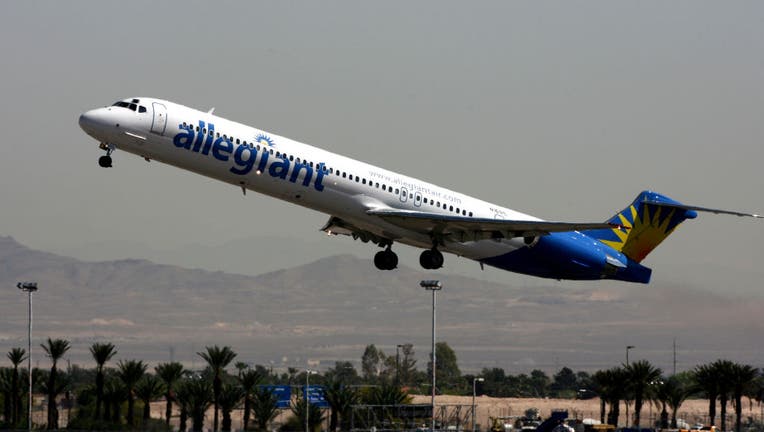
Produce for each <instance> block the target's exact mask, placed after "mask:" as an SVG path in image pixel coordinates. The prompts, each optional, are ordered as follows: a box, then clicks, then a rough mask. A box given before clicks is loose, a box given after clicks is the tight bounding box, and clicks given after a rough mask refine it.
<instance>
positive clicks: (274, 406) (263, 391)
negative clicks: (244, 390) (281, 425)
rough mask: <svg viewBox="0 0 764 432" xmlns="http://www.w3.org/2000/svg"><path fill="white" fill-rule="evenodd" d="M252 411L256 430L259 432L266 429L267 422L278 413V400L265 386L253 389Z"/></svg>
mask: <svg viewBox="0 0 764 432" xmlns="http://www.w3.org/2000/svg"><path fill="white" fill-rule="evenodd" d="M252 413H253V414H254V415H255V423H257V430H258V431H260V432H265V431H267V430H268V423H270V421H271V420H273V418H274V417H276V414H277V413H278V400H277V399H276V396H275V395H274V394H273V393H272V392H271V391H270V390H269V389H268V388H267V387H259V388H256V389H255V391H254V393H253V395H252Z"/></svg>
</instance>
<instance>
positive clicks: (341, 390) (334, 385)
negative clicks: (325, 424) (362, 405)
mask: <svg viewBox="0 0 764 432" xmlns="http://www.w3.org/2000/svg"><path fill="white" fill-rule="evenodd" d="M358 400H359V396H358V392H357V391H356V390H355V389H353V388H352V387H348V386H345V385H342V383H341V382H340V381H335V380H332V381H329V382H328V383H327V385H326V401H327V402H329V406H330V407H331V408H332V414H331V417H330V418H329V430H330V431H335V430H337V424H338V420H339V417H341V418H342V421H343V423H345V422H346V421H347V419H348V414H349V411H350V407H351V406H352V405H355V404H357V403H358ZM343 430H344V428H343Z"/></svg>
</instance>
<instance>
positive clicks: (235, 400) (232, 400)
mask: <svg viewBox="0 0 764 432" xmlns="http://www.w3.org/2000/svg"><path fill="white" fill-rule="evenodd" d="M243 397H244V390H242V389H241V387H239V386H236V385H232V384H224V385H223V387H222V388H221V389H220V400H219V403H220V411H222V412H223V423H222V430H223V432H230V431H231V411H233V409H234V408H236V406H237V405H238V404H239V402H241V399H242V398H243Z"/></svg>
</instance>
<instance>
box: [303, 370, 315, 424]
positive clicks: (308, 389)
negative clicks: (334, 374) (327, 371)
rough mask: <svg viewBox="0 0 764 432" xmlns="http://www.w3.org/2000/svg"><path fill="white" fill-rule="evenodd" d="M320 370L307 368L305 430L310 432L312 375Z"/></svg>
mask: <svg viewBox="0 0 764 432" xmlns="http://www.w3.org/2000/svg"><path fill="white" fill-rule="evenodd" d="M317 373H318V372H316V371H314V370H310V369H305V394H304V396H305V432H310V422H309V419H310V376H311V375H312V374H317Z"/></svg>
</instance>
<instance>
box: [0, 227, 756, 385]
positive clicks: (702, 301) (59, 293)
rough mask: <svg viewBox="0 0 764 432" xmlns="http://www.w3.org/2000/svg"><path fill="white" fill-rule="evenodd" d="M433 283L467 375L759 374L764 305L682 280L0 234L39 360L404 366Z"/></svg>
mask: <svg viewBox="0 0 764 432" xmlns="http://www.w3.org/2000/svg"><path fill="white" fill-rule="evenodd" d="M422 279H439V280H441V281H442V283H443V286H444V288H443V290H442V291H440V292H439V293H438V294H437V339H438V340H439V341H445V342H448V344H449V345H450V346H451V347H452V348H453V349H454V350H455V352H456V355H457V358H458V359H459V364H460V366H461V368H462V370H463V371H464V372H478V371H479V370H480V369H482V368H484V367H501V368H504V369H505V370H506V371H507V373H515V374H516V373H519V372H528V371H530V370H531V369H534V368H538V369H542V370H545V371H547V372H549V373H553V372H555V371H556V370H558V369H559V368H561V367H562V366H568V367H571V368H572V369H574V370H589V371H593V370H596V369H600V368H606V367H610V366H615V365H617V364H620V363H622V362H623V361H624V354H625V347H626V346H627V345H634V346H635V348H634V349H632V350H631V352H630V356H631V359H632V360H633V359H638V358H645V359H647V360H650V361H651V362H652V363H653V364H656V365H657V366H659V367H662V368H663V369H664V370H665V371H666V372H671V371H672V370H673V367H674V362H673V358H674V357H673V355H674V350H673V344H674V341H675V340H676V344H677V350H676V353H677V362H676V365H677V366H676V367H677V370H685V369H689V368H692V367H694V366H695V365H697V364H700V363H704V362H708V361H713V360H716V359H717V358H721V357H723V358H729V359H732V360H735V361H739V362H746V363H750V364H752V365H754V366H758V365H759V364H757V362H759V359H760V358H762V354H764V350H763V349H762V347H761V344H760V340H761V335H762V334H763V332H762V331H763V330H764V320H762V319H761V311H762V310H764V299H762V298H759V297H756V296H752V297H744V298H735V297H731V296H728V295H724V293H716V292H709V291H707V290H699V289H694V288H693V287H691V286H679V285H676V284H672V285H666V284H653V285H633V284H625V283H614V282H593V283H586V284H564V283H558V282H554V281H549V282H548V283H543V284H533V286H529V285H528V284H522V285H521V284H518V285H517V286H510V285H505V284H500V283H494V282H488V281H481V280H476V279H472V278H468V277H462V276H459V275H454V274H443V273H434V272H425V271H420V270H415V269H411V268H408V267H405V266H401V268H399V269H397V270H396V271H392V272H380V271H377V270H375V269H374V267H373V265H372V264H371V263H370V262H369V261H368V260H365V259H359V258H356V257H354V256H351V255H338V256H329V257H325V258H322V259H319V260H317V261H314V262H311V263H308V264H305V265H298V266H295V267H289V268H285V269H282V270H278V271H272V272H268V273H264V274H260V275H256V276H249V275H239V274H231V273H225V272H212V271H206V270H201V269H187V268H182V267H179V266H172V265H161V264H155V263H152V262H150V261H147V260H142V259H126V260H115V261H102V262H91V261H81V260H77V259H74V258H70V257H66V256H61V255H56V254H53V253H49V252H44V251H38V250H33V249H30V248H28V247H25V246H24V245H21V244H19V243H18V242H17V241H15V240H14V239H13V238H11V237H0V286H2V287H4V288H2V289H0V317H2V319H0V323H1V324H2V325H1V326H0V350H3V351H8V350H9V349H10V348H12V347H14V346H21V347H26V343H27V339H26V336H27V335H26V326H27V296H26V295H25V294H24V293H22V292H20V291H18V290H17V289H16V288H15V286H16V283H17V282H19V281H26V280H30V281H36V282H37V283H38V284H39V291H38V292H37V293H35V294H34V298H33V300H34V309H33V310H34V330H33V339H34V346H33V349H34V360H35V363H36V364H40V365H46V364H47V361H46V359H45V358H44V357H43V355H42V350H41V349H40V348H39V344H40V343H42V342H43V341H44V340H45V338H47V337H52V338H66V339H68V340H70V341H71V343H72V349H71V351H70V352H69V354H68V360H69V361H70V362H71V363H77V364H81V365H83V366H92V364H91V363H92V361H91V359H90V356H89V353H88V348H89V346H90V344H92V343H93V342H95V341H110V342H113V343H115V344H116V345H117V347H118V350H119V353H118V354H117V356H116V359H128V358H135V359H142V360H146V361H148V362H150V363H152V364H153V363H155V362H160V361H168V360H177V361H181V362H183V363H185V364H186V365H187V366H189V367H201V366H202V361H201V359H200V358H199V357H198V356H197V355H196V354H195V353H196V352H198V351H202V350H203V349H204V347H205V346H207V345H213V344H218V345H230V346H231V347H232V348H233V349H234V351H236V352H237V353H239V356H238V357H237V360H240V361H244V362H248V363H252V364H263V365H266V366H268V365H270V366H271V367H273V368H274V369H279V368H286V367H297V368H304V367H308V366H310V367H314V368H316V367H317V368H319V369H321V368H326V367H330V366H332V365H333V364H334V362H335V361H338V360H348V361H352V362H354V363H355V364H356V365H357V366H358V365H359V362H360V357H361V355H362V353H363V350H364V347H365V346H366V345H367V344H372V343H373V344H375V345H376V346H377V347H379V348H381V349H382V350H383V351H384V352H385V353H386V354H387V355H395V346H396V345H397V344H403V343H412V344H413V345H414V349H415V351H416V353H417V358H418V364H419V366H420V367H422V368H423V367H425V365H426V362H427V357H428V355H429V352H430V342H431V340H430V338H431V333H430V332H431V313H432V304H431V302H432V297H431V294H430V293H429V292H425V291H424V290H423V289H422V288H420V287H419V281H420V280H422Z"/></svg>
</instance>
